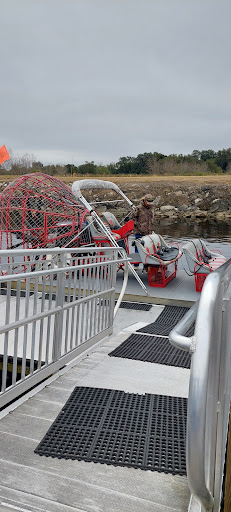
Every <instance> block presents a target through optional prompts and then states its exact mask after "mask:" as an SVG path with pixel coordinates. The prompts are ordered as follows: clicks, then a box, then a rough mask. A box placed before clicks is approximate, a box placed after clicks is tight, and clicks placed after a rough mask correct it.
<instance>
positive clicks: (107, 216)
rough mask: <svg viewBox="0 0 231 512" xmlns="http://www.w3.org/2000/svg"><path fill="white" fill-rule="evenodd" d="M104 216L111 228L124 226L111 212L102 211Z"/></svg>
mask: <svg viewBox="0 0 231 512" xmlns="http://www.w3.org/2000/svg"><path fill="white" fill-rule="evenodd" d="M102 217H104V219H105V221H106V223H107V224H108V226H109V227H110V228H111V229H119V228H122V225H121V224H120V223H119V221H118V220H117V218H116V217H115V215H114V214H113V213H111V212H104V213H102Z"/></svg>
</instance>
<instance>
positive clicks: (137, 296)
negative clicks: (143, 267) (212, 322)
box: [116, 270, 200, 306]
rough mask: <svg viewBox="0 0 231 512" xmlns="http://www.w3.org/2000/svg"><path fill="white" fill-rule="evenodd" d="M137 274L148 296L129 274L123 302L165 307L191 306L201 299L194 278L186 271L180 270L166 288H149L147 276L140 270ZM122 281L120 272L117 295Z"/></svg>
mask: <svg viewBox="0 0 231 512" xmlns="http://www.w3.org/2000/svg"><path fill="white" fill-rule="evenodd" d="M137 273H138V275H139V276H140V278H141V279H142V281H143V283H144V284H145V286H146V288H147V292H148V295H145V294H144V292H143V290H142V288H141V287H140V286H139V284H138V282H137V281H136V279H135V278H134V276H133V274H132V273H129V279H128V284H127V288H126V292H125V295H124V299H123V300H130V301H136V302H151V303H154V304H163V305H166V304H172V305H175V306H180V305H182V306H191V305H192V304H193V303H194V302H195V301H197V300H198V299H199V298H200V293H198V292H196V291H195V283H194V277H193V276H188V275H187V274H186V272H185V271H184V270H178V271H177V275H176V277H175V278H174V279H173V280H172V281H171V282H170V283H168V284H167V286H166V287H165V288H158V287H151V286H149V285H148V277H147V274H146V273H142V271H139V270H138V271H137ZM122 279H123V276H122V274H121V273H120V272H119V273H118V276H117V285H116V286H117V288H116V291H117V295H118V294H119V290H120V288H121V283H122Z"/></svg>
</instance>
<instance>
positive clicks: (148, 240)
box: [135, 233, 182, 266]
mask: <svg viewBox="0 0 231 512" xmlns="http://www.w3.org/2000/svg"><path fill="white" fill-rule="evenodd" d="M135 245H136V247H137V250H138V252H139V254H140V258H141V261H142V263H143V264H144V265H155V266H167V265H170V263H173V262H175V261H177V260H178V259H179V258H180V257H181V256H182V253H181V251H180V250H179V247H177V246H173V247H171V245H169V244H167V243H166V242H165V240H164V239H163V238H162V236H161V235H157V234H156V233H152V234H151V235H145V236H143V237H141V238H137V239H136V240H135Z"/></svg>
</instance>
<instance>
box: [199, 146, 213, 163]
mask: <svg viewBox="0 0 231 512" xmlns="http://www.w3.org/2000/svg"><path fill="white" fill-rule="evenodd" d="M215 157H216V153H215V151H213V149H203V151H201V156H200V158H201V160H204V162H206V160H210V159H211V158H215Z"/></svg>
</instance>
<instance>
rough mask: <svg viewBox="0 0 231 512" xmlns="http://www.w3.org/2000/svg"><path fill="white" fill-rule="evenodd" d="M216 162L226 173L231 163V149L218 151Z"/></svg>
mask: <svg viewBox="0 0 231 512" xmlns="http://www.w3.org/2000/svg"><path fill="white" fill-rule="evenodd" d="M215 161H216V164H217V165H218V166H220V167H221V168H222V169H223V172H226V171H227V168H228V165H229V162H231V148H228V149H222V150H220V151H217V154H216V158H215Z"/></svg>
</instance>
